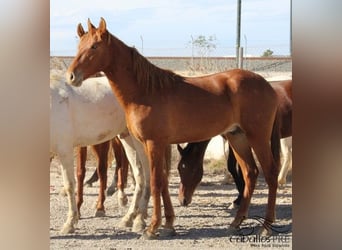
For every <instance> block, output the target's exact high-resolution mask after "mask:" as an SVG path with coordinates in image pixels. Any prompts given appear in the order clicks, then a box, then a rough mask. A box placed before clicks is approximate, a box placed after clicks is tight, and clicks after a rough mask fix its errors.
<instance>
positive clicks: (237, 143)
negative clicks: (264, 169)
mask: <svg viewBox="0 0 342 250" xmlns="http://www.w3.org/2000/svg"><path fill="white" fill-rule="evenodd" d="M227 137H228V140H229V143H230V145H231V146H232V148H233V151H234V155H235V157H236V159H237V162H238V164H239V165H240V167H241V171H242V175H243V178H244V181H245V188H244V192H243V198H242V200H241V204H240V207H239V209H238V211H237V213H236V216H235V219H234V220H233V222H232V223H231V225H230V230H231V232H232V233H235V231H236V229H237V228H238V227H239V225H240V224H241V222H242V221H243V220H244V219H245V218H246V217H247V215H248V208H249V204H250V201H251V197H252V194H253V191H254V188H255V183H256V179H257V177H258V174H259V171H258V168H257V166H256V163H255V161H254V158H253V155H252V151H251V147H250V146H249V143H248V140H247V137H246V135H245V134H244V133H243V132H242V131H238V132H234V133H229V134H227Z"/></svg>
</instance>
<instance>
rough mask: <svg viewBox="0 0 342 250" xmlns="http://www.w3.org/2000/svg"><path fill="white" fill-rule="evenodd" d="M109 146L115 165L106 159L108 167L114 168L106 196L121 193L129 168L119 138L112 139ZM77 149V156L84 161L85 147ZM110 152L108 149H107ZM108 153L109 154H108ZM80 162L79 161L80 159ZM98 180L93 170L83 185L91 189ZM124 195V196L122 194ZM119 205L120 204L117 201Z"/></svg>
mask: <svg viewBox="0 0 342 250" xmlns="http://www.w3.org/2000/svg"><path fill="white" fill-rule="evenodd" d="M110 145H111V147H112V151H113V154H114V158H115V165H112V163H111V162H110V161H111V160H110V157H108V165H107V167H108V166H110V165H112V167H114V176H113V180H112V183H111V184H110V186H109V187H108V188H107V196H111V195H113V194H114V193H115V192H116V191H117V190H119V191H120V190H121V192H123V190H124V187H125V185H126V184H127V183H126V182H127V175H128V168H129V162H128V159H127V156H126V152H125V149H124V148H123V146H122V143H121V141H120V139H119V137H117V136H116V137H114V139H112V140H111V142H110ZM80 148H82V150H80ZM80 148H79V154H82V156H81V158H84V159H86V158H87V147H80ZM92 149H93V151H94V150H95V151H94V152H95V154H97V153H96V148H95V147H92ZM109 150H110V149H109ZM109 153H110V152H109ZM97 155H98V154H97ZM80 161H81V159H80ZM98 179H99V175H98V171H97V169H95V171H94V172H93V174H92V175H91V177H90V178H89V179H88V180H87V181H86V182H85V183H84V185H85V186H87V187H92V185H93V183H94V182H96V181H97V180H98ZM123 195H124V194H123ZM119 203H122V202H121V201H120V199H119Z"/></svg>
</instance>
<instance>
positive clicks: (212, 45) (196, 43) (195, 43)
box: [189, 35, 216, 57]
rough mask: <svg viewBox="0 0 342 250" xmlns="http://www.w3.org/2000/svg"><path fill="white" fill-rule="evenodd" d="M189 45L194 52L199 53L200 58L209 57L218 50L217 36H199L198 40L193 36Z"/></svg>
mask: <svg viewBox="0 0 342 250" xmlns="http://www.w3.org/2000/svg"><path fill="white" fill-rule="evenodd" d="M189 44H190V45H191V46H192V48H193V50H196V51H197V54H198V55H199V56H200V57H208V56H209V55H210V53H211V52H212V51H213V50H214V49H216V36H215V35H211V36H209V37H208V38H207V37H206V36H203V35H199V36H198V37H197V38H195V39H194V38H193V37H192V36H191V41H189Z"/></svg>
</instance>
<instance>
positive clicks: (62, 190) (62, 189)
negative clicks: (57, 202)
mask: <svg viewBox="0 0 342 250" xmlns="http://www.w3.org/2000/svg"><path fill="white" fill-rule="evenodd" d="M59 195H60V196H63V197H65V196H67V192H66V190H65V188H61V190H60V191H59Z"/></svg>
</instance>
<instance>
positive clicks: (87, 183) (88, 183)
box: [84, 182, 93, 187]
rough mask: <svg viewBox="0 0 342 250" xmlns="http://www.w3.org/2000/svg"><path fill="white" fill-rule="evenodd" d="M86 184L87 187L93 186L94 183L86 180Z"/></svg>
mask: <svg viewBox="0 0 342 250" xmlns="http://www.w3.org/2000/svg"><path fill="white" fill-rule="evenodd" d="M84 186H85V187H93V184H92V183H90V182H86V183H84Z"/></svg>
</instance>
